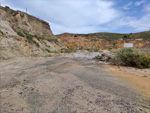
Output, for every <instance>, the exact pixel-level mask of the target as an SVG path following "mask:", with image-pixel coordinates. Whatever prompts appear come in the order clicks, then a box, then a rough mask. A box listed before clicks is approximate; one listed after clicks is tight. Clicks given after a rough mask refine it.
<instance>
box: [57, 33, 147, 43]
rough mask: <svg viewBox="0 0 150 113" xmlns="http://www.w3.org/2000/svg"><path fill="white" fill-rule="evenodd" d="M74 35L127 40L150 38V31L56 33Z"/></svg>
mask: <svg viewBox="0 0 150 113" xmlns="http://www.w3.org/2000/svg"><path fill="white" fill-rule="evenodd" d="M61 35H63V36H67V35H70V36H74V37H78V36H82V37H87V38H90V37H95V38H99V39H106V40H110V41H113V40H119V39H123V40H127V39H133V40H134V39H150V31H146V32H140V33H129V34H120V33H107V32H102V33H90V34H71V33H64V34H60V35H56V36H58V37H59V36H61Z"/></svg>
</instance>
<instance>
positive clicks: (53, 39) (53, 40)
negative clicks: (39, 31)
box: [47, 38, 58, 43]
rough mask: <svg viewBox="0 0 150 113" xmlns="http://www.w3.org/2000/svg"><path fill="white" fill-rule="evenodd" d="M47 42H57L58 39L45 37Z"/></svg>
mask: <svg viewBox="0 0 150 113" xmlns="http://www.w3.org/2000/svg"><path fill="white" fill-rule="evenodd" d="M47 40H48V41H49V42H55V43H57V42H58V39H56V38H52V39H47Z"/></svg>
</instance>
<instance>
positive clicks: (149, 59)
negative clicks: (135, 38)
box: [111, 48, 150, 68]
mask: <svg viewBox="0 0 150 113" xmlns="http://www.w3.org/2000/svg"><path fill="white" fill-rule="evenodd" d="M111 63H112V64H114V65H122V66H133V67H138V68H150V56H149V55H144V54H140V53H138V52H136V51H134V50H132V49H130V48H124V49H121V50H120V51H119V52H117V55H116V56H115V57H114V58H112V59H111Z"/></svg>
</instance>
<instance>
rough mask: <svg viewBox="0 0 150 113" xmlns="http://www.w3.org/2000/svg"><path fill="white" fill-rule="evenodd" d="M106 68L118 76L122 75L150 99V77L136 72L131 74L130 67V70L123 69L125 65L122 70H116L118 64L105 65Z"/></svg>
mask: <svg viewBox="0 0 150 113" xmlns="http://www.w3.org/2000/svg"><path fill="white" fill-rule="evenodd" d="M104 67H105V68H107V69H108V71H109V72H111V73H113V74H114V75H116V76H119V77H122V78H123V79H124V80H126V81H127V82H129V83H130V84H131V85H133V86H134V87H135V88H136V89H137V90H138V91H139V92H140V93H141V94H142V95H143V96H144V98H145V99H148V100H150V77H141V76H137V75H136V73H135V74H130V69H129V70H128V72H124V71H122V70H123V68H124V67H121V68H122V69H121V70H119V71H118V70H116V69H115V68H117V66H111V65H105V66H104Z"/></svg>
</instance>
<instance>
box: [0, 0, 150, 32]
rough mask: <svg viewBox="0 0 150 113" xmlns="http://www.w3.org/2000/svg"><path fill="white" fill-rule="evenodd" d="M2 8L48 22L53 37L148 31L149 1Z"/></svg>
mask: <svg viewBox="0 0 150 113" xmlns="http://www.w3.org/2000/svg"><path fill="white" fill-rule="evenodd" d="M0 2H1V4H2V6H6V5H7V6H10V8H12V9H15V10H21V11H24V12H25V9H26V8H28V13H29V14H31V15H34V16H36V17H38V18H40V19H43V20H45V21H47V22H49V24H50V26H51V29H52V31H53V33H54V34H60V33H64V32H69V33H95V32H117V33H134V32H141V31H148V30H149V29H150V0H0Z"/></svg>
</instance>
